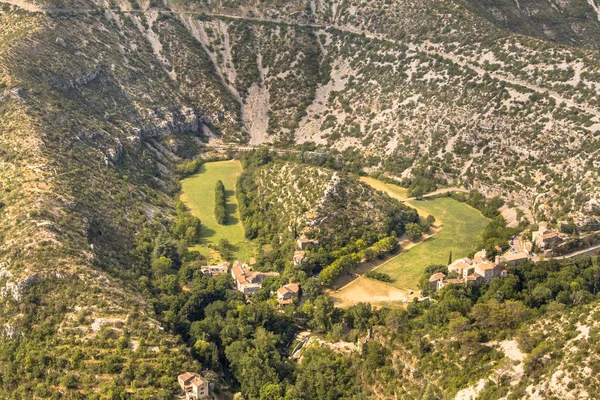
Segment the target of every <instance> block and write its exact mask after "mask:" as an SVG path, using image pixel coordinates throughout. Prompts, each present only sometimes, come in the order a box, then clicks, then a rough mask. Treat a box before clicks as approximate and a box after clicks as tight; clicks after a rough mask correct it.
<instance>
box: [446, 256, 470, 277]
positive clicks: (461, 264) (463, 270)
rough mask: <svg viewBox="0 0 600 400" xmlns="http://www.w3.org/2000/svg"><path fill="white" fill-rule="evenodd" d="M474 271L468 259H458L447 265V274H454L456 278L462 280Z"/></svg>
mask: <svg viewBox="0 0 600 400" xmlns="http://www.w3.org/2000/svg"><path fill="white" fill-rule="evenodd" d="M474 269H475V267H473V260H471V259H470V258H468V257H465V258H460V259H458V260H456V261H454V262H453V263H452V264H450V265H448V272H456V273H457V274H458V276H462V277H463V278H465V277H467V276H468V275H469V274H470V273H471V272H473V270H474Z"/></svg>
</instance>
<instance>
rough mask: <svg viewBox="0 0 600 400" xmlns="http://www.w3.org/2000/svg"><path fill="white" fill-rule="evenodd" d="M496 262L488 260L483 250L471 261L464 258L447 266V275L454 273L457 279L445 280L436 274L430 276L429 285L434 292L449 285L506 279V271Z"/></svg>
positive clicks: (439, 274) (443, 276)
mask: <svg viewBox="0 0 600 400" xmlns="http://www.w3.org/2000/svg"><path fill="white" fill-rule="evenodd" d="M498 261H499V259H498V258H497V259H496V261H490V260H488V259H487V252H486V251H485V250H481V251H478V252H477V253H475V256H474V257H473V259H470V258H468V257H465V258H461V259H458V260H456V261H454V262H453V263H452V264H450V265H448V273H449V274H451V273H456V275H457V276H458V277H457V278H455V279H446V274H444V273H442V272H438V273H436V274H433V275H431V277H430V278H429V285H430V287H431V290H432V291H434V292H435V291H437V290H440V289H441V288H443V287H444V286H446V285H450V284H455V285H466V284H468V283H475V284H478V283H489V282H490V281H491V280H492V279H494V278H504V277H506V270H505V269H504V268H503V267H502V265H500V264H499V262H498Z"/></svg>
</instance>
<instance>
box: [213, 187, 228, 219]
mask: <svg viewBox="0 0 600 400" xmlns="http://www.w3.org/2000/svg"><path fill="white" fill-rule="evenodd" d="M226 205H227V201H226V200H225V186H224V185H223V182H221V181H217V183H216V186H215V218H216V220H217V223H218V224H220V225H225V224H227V211H226V209H225V207H226Z"/></svg>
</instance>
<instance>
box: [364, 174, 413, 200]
mask: <svg viewBox="0 0 600 400" xmlns="http://www.w3.org/2000/svg"><path fill="white" fill-rule="evenodd" d="M360 181H361V182H364V183H366V184H367V185H369V186H371V187H372V188H373V189H375V190H379V191H382V192H384V193H387V194H388V196H390V197H392V198H394V199H396V200H404V199H406V198H408V197H409V196H408V189H405V188H403V187H400V186H398V185H391V184H389V183H385V182H382V181H380V180H378V179H375V178H370V177H368V176H362V177H361V178H360Z"/></svg>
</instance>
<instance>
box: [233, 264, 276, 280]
mask: <svg viewBox="0 0 600 400" xmlns="http://www.w3.org/2000/svg"><path fill="white" fill-rule="evenodd" d="M231 273H232V274H233V277H234V278H235V280H236V282H237V283H238V284H240V285H245V284H251V283H257V282H255V280H256V279H257V278H258V280H260V279H261V278H264V277H268V276H279V272H260V271H256V272H255V271H251V270H250V269H249V268H248V265H247V264H244V263H242V262H241V261H236V262H234V263H233V268H231Z"/></svg>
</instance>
